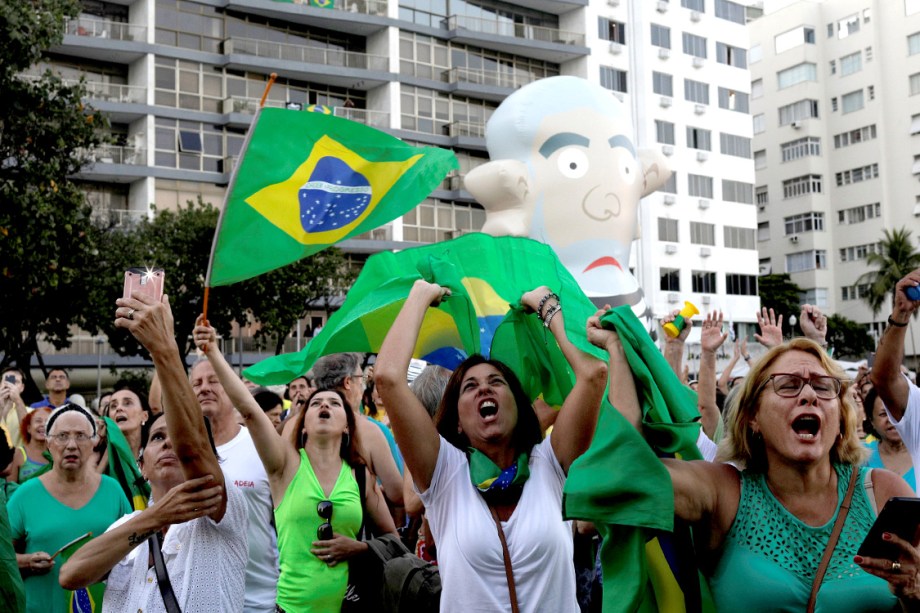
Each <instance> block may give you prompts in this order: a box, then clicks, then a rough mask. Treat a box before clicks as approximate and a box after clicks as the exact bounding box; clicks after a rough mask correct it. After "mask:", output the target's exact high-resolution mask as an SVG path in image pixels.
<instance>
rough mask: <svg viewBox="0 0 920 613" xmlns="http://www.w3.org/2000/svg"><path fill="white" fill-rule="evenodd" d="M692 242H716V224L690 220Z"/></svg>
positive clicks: (700, 243)
mask: <svg viewBox="0 0 920 613" xmlns="http://www.w3.org/2000/svg"><path fill="white" fill-rule="evenodd" d="M690 242H691V243H693V244H694V245H710V246H714V245H715V244H716V226H715V224H711V223H704V222H702V221H691V222H690Z"/></svg>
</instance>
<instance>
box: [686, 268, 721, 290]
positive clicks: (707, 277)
mask: <svg viewBox="0 0 920 613" xmlns="http://www.w3.org/2000/svg"><path fill="white" fill-rule="evenodd" d="M690 279H691V281H692V283H691V285H692V286H693V291H694V292H696V293H697V294H715V293H716V273H714V272H704V271H702V270H691V271H690Z"/></svg>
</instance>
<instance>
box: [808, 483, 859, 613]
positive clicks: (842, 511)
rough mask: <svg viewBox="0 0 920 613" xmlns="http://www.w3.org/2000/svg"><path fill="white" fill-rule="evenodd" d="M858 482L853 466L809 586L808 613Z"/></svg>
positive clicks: (811, 608) (813, 604) (814, 601)
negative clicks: (822, 553)
mask: <svg viewBox="0 0 920 613" xmlns="http://www.w3.org/2000/svg"><path fill="white" fill-rule="evenodd" d="M858 480H859V467H858V466H854V467H853V472H852V473H850V484H849V485H848V486H847V493H846V495H845V496H844V497H843V502H842V503H840V510H839V511H837V521H835V522H834V529H833V530H832V531H831V538H830V539H829V540H828V541H827V547H825V548H824V555H823V556H822V557H821V564H819V565H818V572H817V573H816V574H815V580H814V582H813V583H812V584H811V595H810V596H809V597H808V609H807V611H808V613H813V612H814V610H815V603H816V602H817V601H818V590H820V589H821V582H822V581H824V573H826V572H827V567H828V565H829V564H830V563H831V556H833V555H834V548H835V547H836V546H837V541H838V540H839V539H840V533H841V532H843V523H844V522H845V521H846V519H847V513H849V512H850V501H851V500H852V499H853V490H855V489H856V481H858Z"/></svg>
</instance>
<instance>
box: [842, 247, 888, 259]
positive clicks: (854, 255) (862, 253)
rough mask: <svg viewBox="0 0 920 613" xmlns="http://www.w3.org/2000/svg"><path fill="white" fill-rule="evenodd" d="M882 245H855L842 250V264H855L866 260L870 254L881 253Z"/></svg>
mask: <svg viewBox="0 0 920 613" xmlns="http://www.w3.org/2000/svg"><path fill="white" fill-rule="evenodd" d="M881 252H882V244H881V243H869V244H868V245H853V246H852V247H844V248H842V249H840V261H841V262H855V261H857V260H865V259H866V257H867V256H868V255H869V254H870V253H881Z"/></svg>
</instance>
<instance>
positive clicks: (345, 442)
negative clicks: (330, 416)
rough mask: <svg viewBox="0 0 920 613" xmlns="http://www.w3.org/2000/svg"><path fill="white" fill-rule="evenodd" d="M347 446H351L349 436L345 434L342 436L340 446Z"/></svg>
mask: <svg viewBox="0 0 920 613" xmlns="http://www.w3.org/2000/svg"><path fill="white" fill-rule="evenodd" d="M349 445H351V435H349V434H348V432H345V433H344V434H342V446H344V447H348V446H349Z"/></svg>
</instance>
